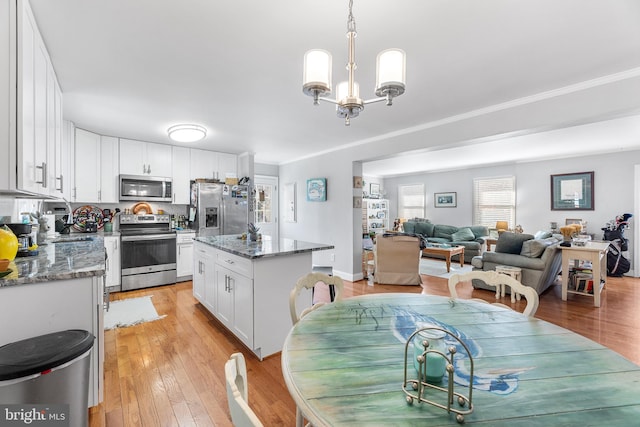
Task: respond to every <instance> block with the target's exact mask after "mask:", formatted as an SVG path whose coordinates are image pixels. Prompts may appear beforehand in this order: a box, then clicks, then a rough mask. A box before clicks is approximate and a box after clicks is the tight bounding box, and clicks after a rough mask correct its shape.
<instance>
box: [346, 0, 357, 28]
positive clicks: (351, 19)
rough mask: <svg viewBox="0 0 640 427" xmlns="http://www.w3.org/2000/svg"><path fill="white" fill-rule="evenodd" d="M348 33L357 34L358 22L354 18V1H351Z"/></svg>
mask: <svg viewBox="0 0 640 427" xmlns="http://www.w3.org/2000/svg"><path fill="white" fill-rule="evenodd" d="M347 31H349V32H353V33H355V32H356V20H355V18H354V17H353V0H349V16H348V17H347Z"/></svg>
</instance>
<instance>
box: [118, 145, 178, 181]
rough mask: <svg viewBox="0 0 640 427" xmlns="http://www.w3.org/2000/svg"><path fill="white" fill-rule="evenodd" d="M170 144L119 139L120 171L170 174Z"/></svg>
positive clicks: (130, 173)
mask: <svg viewBox="0 0 640 427" xmlns="http://www.w3.org/2000/svg"><path fill="white" fill-rule="evenodd" d="M171 172H172V171H171V146H170V145H164V144H155V143H152V142H144V141H135V140H132V139H120V173H121V174H124V175H150V176H163V177H170V176H171Z"/></svg>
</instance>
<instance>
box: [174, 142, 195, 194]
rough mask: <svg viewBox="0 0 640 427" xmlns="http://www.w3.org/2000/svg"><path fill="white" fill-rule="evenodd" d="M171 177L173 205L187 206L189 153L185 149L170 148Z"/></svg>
mask: <svg viewBox="0 0 640 427" xmlns="http://www.w3.org/2000/svg"><path fill="white" fill-rule="evenodd" d="M171 153H172V162H171V171H172V172H171V177H172V181H173V186H172V188H173V203H175V204H178V205H188V204H189V202H190V200H189V197H190V188H189V181H191V176H190V172H189V166H190V158H191V156H190V151H189V149H188V148H186V147H175V146H174V147H171Z"/></svg>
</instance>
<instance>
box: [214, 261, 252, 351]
mask: <svg viewBox="0 0 640 427" xmlns="http://www.w3.org/2000/svg"><path fill="white" fill-rule="evenodd" d="M215 274H216V280H215V299H216V306H215V313H214V314H216V317H217V318H218V320H220V321H221V322H222V323H223V324H224V325H225V326H226V327H227V328H229V330H231V332H233V333H234V335H235V336H236V337H238V338H239V339H240V341H242V342H243V343H245V344H246V345H247V346H248V347H249V348H253V279H251V278H249V277H246V276H243V275H241V274H238V273H236V272H234V271H233V270H230V269H228V268H226V267H222V266H221V265H220V264H217V265H216V273H215Z"/></svg>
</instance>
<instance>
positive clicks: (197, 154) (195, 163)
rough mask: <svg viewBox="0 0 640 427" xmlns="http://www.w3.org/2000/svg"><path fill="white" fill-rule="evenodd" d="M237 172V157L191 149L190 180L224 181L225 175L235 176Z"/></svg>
mask: <svg viewBox="0 0 640 427" xmlns="http://www.w3.org/2000/svg"><path fill="white" fill-rule="evenodd" d="M237 170H238V156H237V155H235V154H228V153H218V152H215V151H207V150H200V149H198V148H192V149H191V171H190V173H191V179H196V178H209V179H211V178H217V179H219V180H220V181H224V179H225V177H226V176H227V174H233V175H235V174H236V173H237Z"/></svg>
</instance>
